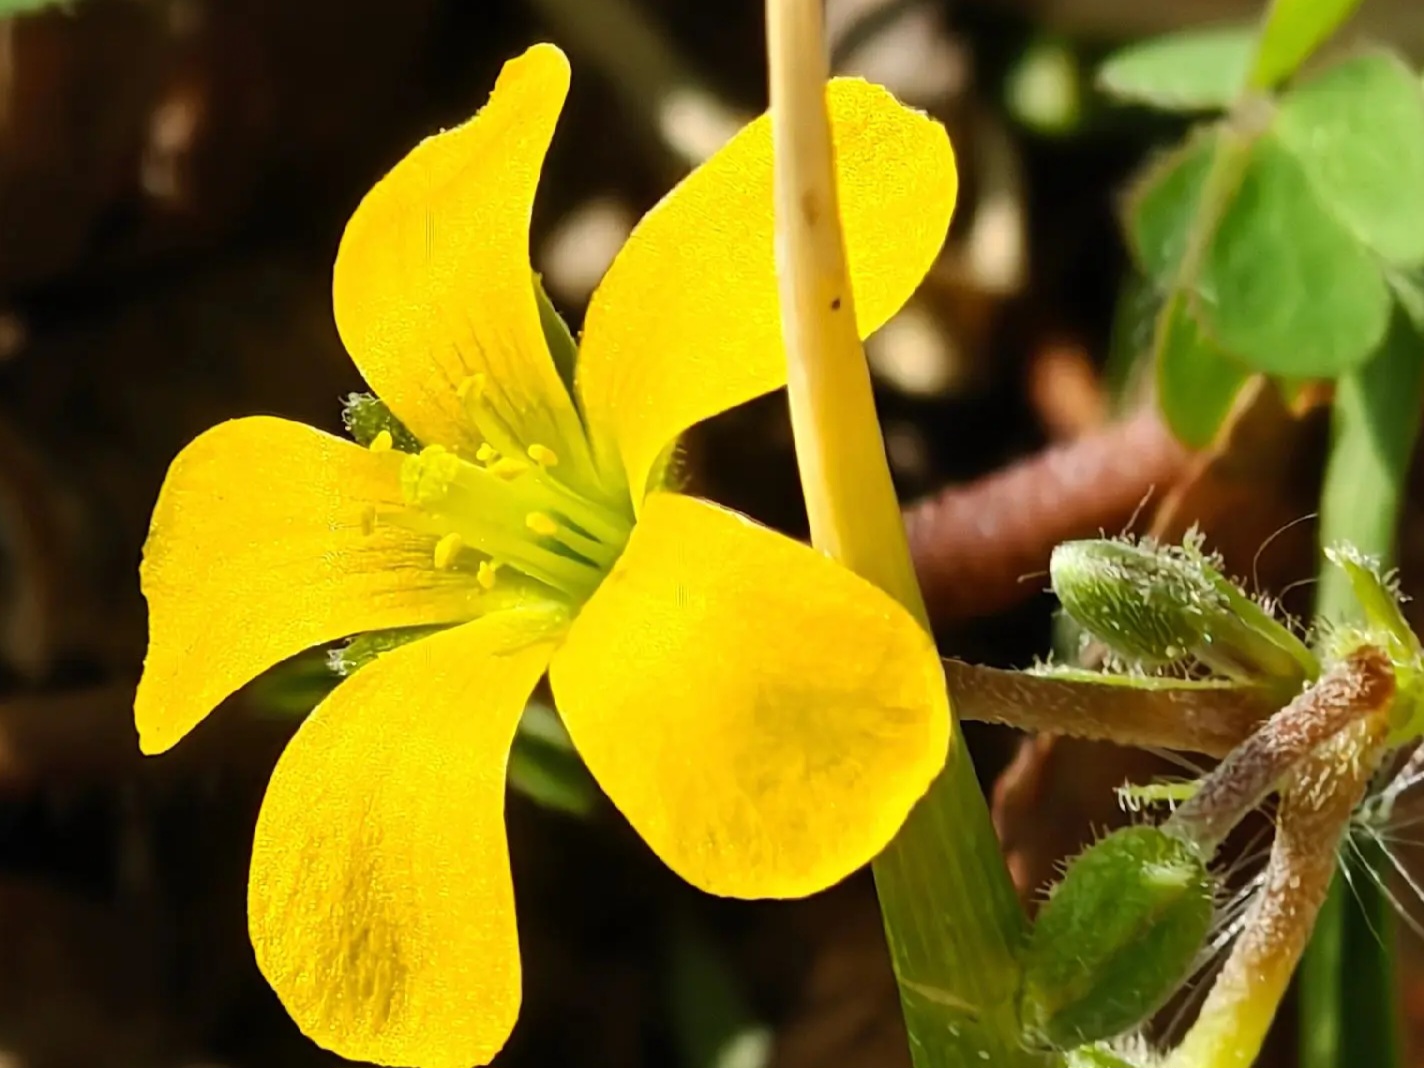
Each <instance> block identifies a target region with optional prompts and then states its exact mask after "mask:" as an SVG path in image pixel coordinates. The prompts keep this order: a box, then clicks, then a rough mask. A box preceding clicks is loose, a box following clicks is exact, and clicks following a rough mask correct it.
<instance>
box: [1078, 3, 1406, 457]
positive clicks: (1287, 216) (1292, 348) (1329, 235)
mask: <svg viewBox="0 0 1424 1068" xmlns="http://www.w3.org/2000/svg"><path fill="white" fill-rule="evenodd" d="M1324 6H1332V5H1324ZM1298 7H1299V5H1295V6H1292V5H1288V4H1286V5H1282V4H1277V5H1276V7H1275V8H1273V9H1272V13H1271V19H1272V20H1276V19H1287V20H1289V19H1297V20H1298V19H1300V18H1303V17H1304V16H1303V14H1302V13H1301V12H1300V11H1298V10H1297V8H1298ZM1292 12H1293V13H1292ZM1342 17H1343V16H1342ZM1332 18H1333V16H1332ZM1336 21H1338V20H1336ZM1326 23H1328V26H1333V25H1334V24H1335V22H1334V21H1331V20H1330V19H1326V21H1325V23H1319V24H1316V23H1312V24H1311V25H1312V26H1315V27H1316V28H1315V29H1310V30H1309V32H1308V33H1307V32H1306V31H1307V29H1309V28H1308V27H1307V28H1302V25H1303V24H1300V25H1298V24H1297V23H1291V25H1293V26H1295V29H1294V30H1292V32H1293V33H1297V34H1305V37H1300V38H1299V39H1300V40H1304V39H1306V37H1310V35H1311V34H1314V33H1316V32H1317V31H1319V26H1321V25H1325V24H1326ZM1271 25H1275V22H1274V21H1272V23H1271ZM1327 29H1328V27H1327ZM1268 32H1269V31H1268ZM1282 32H1284V31H1282ZM1319 32H1321V33H1323V32H1325V31H1319ZM1295 39H1296V38H1292V40H1295ZM1232 40H1234V38H1232V37H1230V36H1229V35H1228V34H1226V32H1225V31H1219V32H1218V33H1217V34H1216V36H1215V37H1212V36H1211V35H1196V36H1195V38H1190V39H1185V43H1184V39H1183V38H1182V37H1181V36H1180V35H1179V36H1177V37H1173V38H1168V39H1165V40H1163V41H1158V42H1149V44H1147V45H1142V46H1138V47H1137V49H1136V50H1133V51H1129V52H1128V53H1123V54H1119V56H1117V57H1114V58H1113V59H1111V60H1109V61H1108V64H1107V66H1106V67H1105V68H1104V74H1103V77H1104V79H1106V80H1108V81H1112V79H1118V80H1119V82H1120V83H1121V84H1122V85H1123V86H1124V87H1125V88H1124V89H1123V90H1122V93H1123V95H1128V96H1132V97H1134V98H1136V99H1144V100H1145V99H1151V96H1150V93H1151V86H1152V85H1153V84H1155V83H1152V81H1151V77H1150V76H1149V74H1148V73H1146V71H1147V66H1148V64H1147V62H1146V60H1150V59H1152V58H1153V57H1156V58H1157V59H1159V61H1162V62H1164V63H1165V64H1166V66H1165V71H1166V73H1165V74H1163V75H1161V76H1160V77H1162V78H1164V79H1165V80H1166V82H1172V80H1173V79H1180V78H1184V77H1186V75H1185V74H1178V73H1174V70H1175V67H1174V64H1182V65H1185V63H1186V62H1187V61H1188V60H1190V59H1191V57H1192V55H1193V54H1194V52H1195V53H1200V54H1202V55H1205V56H1207V57H1208V60H1206V61H1203V62H1204V67H1205V68H1206V69H1204V70H1202V71H1201V72H1199V74H1200V77H1201V78H1202V79H1204V80H1206V81H1210V85H1211V86H1212V87H1214V88H1211V89H1207V88H1203V87H1202V86H1197V91H1196V95H1195V96H1194V97H1192V93H1190V92H1185V91H1184V92H1185V97H1192V98H1193V99H1195V100H1196V101H1197V102H1198V104H1199V105H1203V106H1204V104H1205V102H1206V101H1208V100H1214V101H1216V102H1220V100H1221V96H1220V94H1221V92H1223V91H1224V89H1223V87H1224V86H1225V85H1226V84H1227V80H1228V79H1227V78H1226V77H1225V75H1222V74H1221V67H1222V63H1223V60H1222V59H1221V56H1220V52H1221V50H1222V49H1227V50H1228V51H1229V49H1230V48H1231V47H1234V46H1232V45H1231V44H1229V43H1227V44H1223V43H1221V42H1223V41H1225V42H1230V41H1232ZM1282 40H1284V38H1283V39H1282ZM1213 41H1216V43H1215V44H1213ZM1268 44H1269V42H1267V41H1263V43H1262V45H1261V47H1262V48H1263V49H1264V48H1266V47H1267V45H1268ZM1271 47H1275V46H1274V45H1272V46H1271ZM1280 47H1282V48H1285V47H1286V46H1285V45H1281V46H1280ZM1213 48H1214V49H1215V50H1216V51H1215V52H1213ZM1285 54H1286V53H1285V52H1282V53H1281V55H1285ZM1143 57H1146V59H1144V58H1143ZM1164 57H1165V58H1164ZM1183 57H1185V58H1183ZM1211 57H1215V58H1214V59H1213V58H1211ZM1299 58H1300V57H1298V58H1297V62H1298V60H1299ZM1272 62H1273V63H1279V62H1281V60H1280V58H1279V57H1277V58H1276V59H1274V60H1272ZM1213 64H1215V65H1214V66H1213ZM1124 71H1125V72H1126V73H1123V72H1124ZM1212 79H1215V80H1212ZM1212 94H1215V95H1214V96H1213V95H1212ZM1238 96H1239V99H1238V100H1237V102H1236V104H1235V105H1234V106H1233V108H1232V111H1231V114H1229V115H1228V116H1227V117H1225V118H1224V119H1222V120H1220V121H1218V122H1214V123H1212V124H1210V125H1206V126H1203V127H1200V128H1199V129H1197V130H1194V131H1193V132H1192V133H1191V135H1189V137H1188V138H1187V140H1186V141H1185V142H1184V143H1183V145H1182V146H1180V147H1179V148H1178V149H1176V150H1174V151H1172V152H1170V153H1168V154H1167V155H1165V156H1164V157H1163V158H1162V159H1161V160H1159V161H1158V162H1157V163H1156V164H1154V165H1153V166H1151V167H1150V168H1149V169H1148V170H1147V171H1146V173H1145V174H1144V176H1143V177H1142V178H1141V179H1140V180H1139V182H1138V183H1137V184H1136V187H1135V188H1134V191H1133V194H1132V196H1131V197H1130V198H1129V201H1128V204H1127V210H1126V213H1125V218H1124V225H1125V228H1126V231H1127V237H1128V243H1129V245H1130V247H1131V249H1132V251H1133V255H1134V258H1135V260H1136V262H1137V264H1138V266H1139V268H1140V269H1141V270H1142V272H1143V274H1144V275H1145V276H1146V277H1147V278H1148V279H1150V281H1151V283H1152V284H1153V286H1154V287H1155V288H1156V290H1157V292H1158V294H1159V296H1160V300H1161V305H1160V311H1159V313H1158V318H1157V322H1156V328H1155V330H1154V333H1153V345H1152V355H1153V359H1154V363H1155V369H1156V377H1157V384H1158V396H1159V401H1160V403H1161V405H1162V409H1163V412H1164V414H1165V416H1166V418H1167V421H1168V424H1169V425H1170V426H1171V427H1172V429H1173V431H1174V432H1175V433H1176V434H1177V435H1178V436H1179V437H1180V438H1182V440H1184V441H1186V442H1187V443H1188V444H1191V445H1195V446H1201V445H1204V444H1205V443H1206V442H1208V441H1209V440H1210V439H1211V438H1212V436H1213V435H1214V434H1215V432H1216V430H1217V429H1218V428H1219V426H1220V425H1221V423H1222V421H1223V420H1224V419H1225V417H1226V415H1227V413H1228V412H1229V411H1230V408H1231V403H1232V401H1233V399H1234V397H1235V396H1236V394H1237V392H1239V390H1240V387H1241V386H1242V384H1244V382H1245V381H1246V380H1247V378H1248V377H1249V376H1250V375H1251V374H1252V373H1264V374H1267V375H1273V376H1277V377H1279V378H1282V379H1290V380H1294V381H1299V380H1304V379H1311V378H1336V377H1339V376H1341V375H1344V374H1348V373H1349V372H1351V371H1352V370H1354V369H1356V368H1359V367H1362V366H1364V365H1365V364H1366V363H1368V362H1369V361H1370V360H1371V359H1373V358H1375V357H1376V356H1377V354H1378V353H1379V352H1380V351H1381V348H1382V346H1383V345H1384V343H1385V339H1386V334H1387V333H1388V331H1389V330H1390V323H1391V317H1392V315H1393V309H1394V307H1396V305H1398V304H1400V303H1404V304H1406V306H1408V307H1409V308H1410V310H1411V311H1413V312H1417V311H1418V309H1417V307H1415V306H1416V305H1419V304H1421V303H1424V302H1421V301H1420V300H1419V299H1418V295H1419V294H1418V288H1419V287H1418V284H1417V270H1418V268H1419V267H1420V266H1421V264H1424V196H1422V195H1421V194H1420V190H1424V91H1421V87H1420V83H1419V81H1418V79H1417V78H1416V76H1415V75H1414V73H1413V72H1412V71H1410V69H1409V68H1408V67H1407V66H1405V64H1404V63H1403V62H1402V61H1400V60H1399V59H1398V58H1397V57H1395V56H1393V55H1390V54H1386V53H1373V54H1368V55H1362V56H1356V57H1353V58H1351V59H1348V60H1346V61H1344V62H1341V63H1338V64H1336V65H1335V66H1332V67H1329V68H1327V69H1325V70H1324V71H1322V72H1320V73H1318V74H1317V75H1315V76H1314V77H1312V78H1309V79H1307V80H1305V81H1304V82H1302V83H1301V84H1298V85H1294V86H1292V87H1290V88H1289V89H1288V90H1286V91H1285V92H1283V93H1282V94H1281V95H1280V96H1279V98H1277V99H1274V100H1263V99H1261V98H1259V97H1258V96H1252V95H1239V93H1238ZM1185 97H1183V96H1180V95H1179V99H1182V98H1185ZM1156 99H1157V100H1158V101H1159V102H1163V106H1166V103H1165V102H1166V101H1167V97H1166V96H1165V95H1164V94H1163V93H1158V94H1157V96H1156Z"/></svg>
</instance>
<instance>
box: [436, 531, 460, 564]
mask: <svg viewBox="0 0 1424 1068" xmlns="http://www.w3.org/2000/svg"><path fill="white" fill-rule="evenodd" d="M464 547H465V539H463V538H462V537H460V535H458V534H455V533H453V532H452V533H449V534H446V535H445V536H444V537H443V538H441V539H440V540H439V541H437V542H436V543H435V566H436V567H437V568H439V569H440V570H441V571H446V570H448V569H449V568H450V567H452V566H453V565H454V563H455V557H457V556H459V555H460V550H461V549H463V548H464Z"/></svg>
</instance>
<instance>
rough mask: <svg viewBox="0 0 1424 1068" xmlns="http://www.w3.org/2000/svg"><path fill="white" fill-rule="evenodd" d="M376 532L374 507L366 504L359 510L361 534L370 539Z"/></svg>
mask: <svg viewBox="0 0 1424 1068" xmlns="http://www.w3.org/2000/svg"><path fill="white" fill-rule="evenodd" d="M375 532H376V506H375V505H374V504H368V505H366V507H365V508H363V509H361V533H362V534H364V535H366V537H368V538H369V537H370V536H371V535H372V534H374V533H375Z"/></svg>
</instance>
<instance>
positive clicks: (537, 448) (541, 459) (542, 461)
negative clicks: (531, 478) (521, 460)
mask: <svg viewBox="0 0 1424 1068" xmlns="http://www.w3.org/2000/svg"><path fill="white" fill-rule="evenodd" d="M527 451H528V453H529V459H531V460H533V461H534V462H535V463H536V464H538V465H539V466H540V467H556V466H558V463H559V454H558V453H556V452H555V451H554V450H553V449H551V448H549V447H548V446H547V445H540V444H539V443H538V442H537V441H536V442H535V443H534V444H533V445H530V446H529V448H528V450H527Z"/></svg>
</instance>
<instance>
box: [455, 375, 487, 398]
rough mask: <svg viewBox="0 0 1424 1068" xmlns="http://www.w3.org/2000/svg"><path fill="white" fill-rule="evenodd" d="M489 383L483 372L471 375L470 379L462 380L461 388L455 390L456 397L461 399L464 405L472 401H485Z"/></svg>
mask: <svg viewBox="0 0 1424 1068" xmlns="http://www.w3.org/2000/svg"><path fill="white" fill-rule="evenodd" d="M488 383H489V379H488V378H487V377H486V376H485V373H484V372H483V371H481V372H479V373H478V374H473V375H470V376H469V377H468V378H465V379H462V380H461V382H460V385H459V388H457V389H456V390H455V396H457V397H459V398H460V403H462V404H469V403H470V401H471V399H473V400H475V401H479V400H481V399H483V397H484V393H485V386H486V385H487V384H488Z"/></svg>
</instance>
